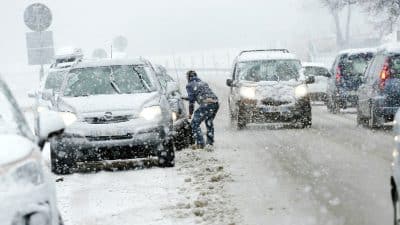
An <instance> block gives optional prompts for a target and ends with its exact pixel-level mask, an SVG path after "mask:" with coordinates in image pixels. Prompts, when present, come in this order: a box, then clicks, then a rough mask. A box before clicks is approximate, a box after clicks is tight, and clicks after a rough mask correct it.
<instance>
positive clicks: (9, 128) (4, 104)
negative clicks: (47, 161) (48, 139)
mask: <svg viewBox="0 0 400 225" xmlns="http://www.w3.org/2000/svg"><path fill="white" fill-rule="evenodd" d="M1 134H16V135H21V136H24V137H26V138H29V139H31V140H34V138H33V136H32V133H31V131H30V129H29V127H28V125H27V123H26V121H25V117H24V116H23V115H22V113H21V111H20V110H19V108H18V105H17V103H16V101H15V99H14V97H13V96H12V94H11V92H10V90H9V89H8V88H7V87H6V85H5V84H4V83H2V82H1V81H0V135H1Z"/></svg>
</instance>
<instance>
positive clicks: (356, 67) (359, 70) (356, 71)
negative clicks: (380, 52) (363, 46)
mask: <svg viewBox="0 0 400 225" xmlns="http://www.w3.org/2000/svg"><path fill="white" fill-rule="evenodd" d="M372 58H373V54H370V53H365V54H356V55H349V56H347V57H345V58H344V59H343V60H342V65H341V69H342V75H343V76H364V73H365V70H366V68H367V66H368V64H369V62H370V61H371V60H372Z"/></svg>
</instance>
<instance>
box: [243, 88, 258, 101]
mask: <svg viewBox="0 0 400 225" xmlns="http://www.w3.org/2000/svg"><path fill="white" fill-rule="evenodd" d="M240 95H241V96H242V97H244V98H249V99H254V98H255V97H256V88H255V87H241V88H240Z"/></svg>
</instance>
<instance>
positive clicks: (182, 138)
mask: <svg viewBox="0 0 400 225" xmlns="http://www.w3.org/2000/svg"><path fill="white" fill-rule="evenodd" d="M154 69H155V71H156V75H157V78H158V80H159V81H160V84H161V88H162V89H164V91H165V92H167V93H168V89H171V88H172V89H173V90H176V91H171V92H170V94H168V95H167V98H168V102H169V105H170V107H171V111H172V119H173V123H174V125H173V129H174V132H173V133H174V135H173V136H174V146H175V148H176V150H182V149H184V148H187V147H189V146H190V145H191V144H192V143H193V138H192V129H191V126H190V122H189V119H188V113H187V111H186V108H185V104H184V102H183V100H182V93H181V91H180V88H179V83H178V82H176V81H175V80H174V79H173V78H172V77H171V76H170V75H169V74H168V72H167V69H166V68H165V67H163V66H161V65H155V66H154ZM168 85H175V86H176V87H168Z"/></svg>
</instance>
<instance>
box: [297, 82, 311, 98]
mask: <svg viewBox="0 0 400 225" xmlns="http://www.w3.org/2000/svg"><path fill="white" fill-rule="evenodd" d="M294 94H295V96H296V98H303V97H305V96H307V94H308V89H307V86H306V85H300V86H297V87H296V89H295V90H294Z"/></svg>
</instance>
